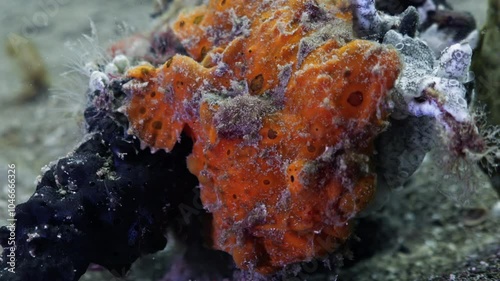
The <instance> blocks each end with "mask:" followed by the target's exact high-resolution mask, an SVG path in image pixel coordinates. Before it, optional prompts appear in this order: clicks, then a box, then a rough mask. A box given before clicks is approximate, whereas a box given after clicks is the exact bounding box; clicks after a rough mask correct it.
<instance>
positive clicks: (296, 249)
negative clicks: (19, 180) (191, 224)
mask: <svg viewBox="0 0 500 281" xmlns="http://www.w3.org/2000/svg"><path fill="white" fill-rule="evenodd" d="M350 18H351V15H350V14H349V13H348V12H344V11H343V10H342V5H341V4H336V5H331V4H328V5H327V4H324V5H318V4H317V3H315V2H312V1H274V2H260V1H255V2H245V1H211V2H209V4H207V6H201V7H200V8H197V9H195V10H194V11H192V12H190V13H189V14H184V15H182V16H180V17H179V19H178V20H177V21H176V22H175V23H174V24H173V26H174V31H175V32H176V34H177V36H178V37H179V38H180V40H181V42H183V44H184V45H185V46H186V47H187V51H188V53H189V54H190V55H191V57H188V56H180V55H176V56H174V57H173V58H171V59H170V60H168V61H167V62H166V63H165V64H164V65H162V66H161V67H159V68H158V69H155V68H153V67H151V66H148V65H143V66H138V67H136V68H133V69H131V70H129V71H128V76H129V77H131V78H134V79H135V80H133V81H132V82H130V85H128V86H129V87H128V88H129V91H130V92H131V93H132V98H131V100H130V102H129V103H128V105H127V108H126V113H127V116H128V118H129V121H130V122H131V129H132V130H131V132H133V133H134V134H137V135H138V136H139V137H140V139H141V140H142V141H144V142H145V144H147V145H148V146H150V147H152V148H153V149H165V150H167V151H170V150H171V149H172V148H173V145H174V144H175V143H176V142H177V141H178V139H179V137H180V134H181V132H187V133H188V134H189V135H190V136H191V138H192V139H193V140H194V146H193V153H192V155H191V156H189V159H188V165H189V169H190V171H191V172H192V173H193V174H195V175H196V176H197V177H198V180H199V181H200V189H201V191H200V192H201V199H202V202H203V204H204V206H205V207H206V208H207V210H208V211H209V212H211V213H212V214H213V222H212V228H213V230H212V231H213V232H212V235H213V237H212V238H213V243H214V247H215V248H217V249H221V250H224V251H227V252H228V253H230V254H232V256H233V258H234V260H235V261H236V263H237V264H238V266H239V267H241V268H246V269H249V268H251V269H256V270H258V271H259V272H261V273H271V272H273V271H275V270H277V269H279V268H282V267H284V266H286V265H288V264H291V263H294V262H299V261H304V260H310V259H311V258H313V257H319V256H325V255H326V254H328V253H329V252H332V251H333V250H335V249H336V248H337V247H338V245H340V244H342V243H343V242H344V241H345V240H346V239H347V238H348V236H349V234H350V225H349V221H350V219H351V218H352V217H354V216H355V215H356V214H357V213H358V212H359V211H360V210H362V209H364V208H365V207H366V205H367V204H368V202H369V201H370V200H371V199H372V197H373V194H374V192H375V190H374V189H375V178H376V177H375V174H374V172H373V165H372V162H371V159H372V156H373V140H374V137H375V136H376V135H377V134H379V133H380V132H381V131H382V130H383V129H384V127H385V125H386V124H385V121H386V120H387V117H388V111H387V110H388V108H389V107H388V106H387V104H386V103H387V97H388V95H387V92H388V90H390V89H391V88H392V87H393V85H394V83H395V80H396V79H397V77H398V74H399V70H400V60H399V56H398V53H397V51H396V50H395V49H394V48H392V47H388V46H384V45H380V44H378V43H376V42H371V41H364V40H354V34H353V31H352V25H351V24H350ZM197 60H198V61H197Z"/></svg>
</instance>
